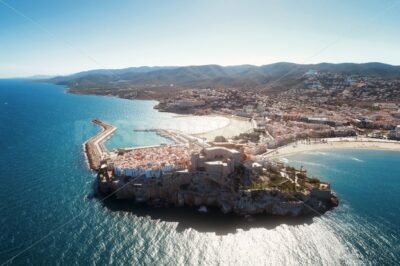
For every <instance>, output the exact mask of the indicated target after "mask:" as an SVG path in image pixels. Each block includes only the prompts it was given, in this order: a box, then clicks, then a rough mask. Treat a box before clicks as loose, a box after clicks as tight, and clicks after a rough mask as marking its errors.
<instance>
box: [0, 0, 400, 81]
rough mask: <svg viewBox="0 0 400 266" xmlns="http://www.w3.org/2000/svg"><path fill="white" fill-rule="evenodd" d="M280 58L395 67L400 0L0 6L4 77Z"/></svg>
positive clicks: (25, 2)
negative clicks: (375, 63)
mask: <svg viewBox="0 0 400 266" xmlns="http://www.w3.org/2000/svg"><path fill="white" fill-rule="evenodd" d="M282 61H284V62H294V63H319V62H331V63H341V62H355V63H363V62H383V63H388V64H393V65H400V0H319V1H317V0H292V1H288V0H280V1H279V0H231V1H222V0H188V1H185V0H158V1H157V0H143V1H136V0H115V1H108V0H85V1H81V0H68V1H61V0H60V1H54V0H0V77H21V76H32V75H66V74H71V73H75V72H79V71H83V70H89V69H99V68H125V67H132V66H184V65H203V64H219V65H239V64H254V65H264V64H270V63H275V62H282Z"/></svg>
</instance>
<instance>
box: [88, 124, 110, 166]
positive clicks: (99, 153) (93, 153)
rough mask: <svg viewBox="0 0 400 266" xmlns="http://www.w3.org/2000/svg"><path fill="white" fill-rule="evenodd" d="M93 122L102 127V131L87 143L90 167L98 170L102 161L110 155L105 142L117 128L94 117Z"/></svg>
mask: <svg viewBox="0 0 400 266" xmlns="http://www.w3.org/2000/svg"><path fill="white" fill-rule="evenodd" d="M92 122H93V123H95V124H96V125H98V126H100V127H101V128H102V131H101V132H100V133H98V134H97V135H95V136H94V137H92V138H91V139H89V140H88V141H86V143H85V150H86V155H87V158H88V161H89V166H90V169H92V170H95V171H96V170H98V169H99V167H100V163H101V161H102V160H103V159H105V157H106V156H107V155H108V150H107V149H106V147H105V146H104V142H105V141H106V140H107V139H109V138H110V137H111V135H112V134H113V133H114V132H115V131H116V130H117V128H116V127H114V126H112V125H109V124H107V123H104V122H103V121H101V120H99V119H94V120H93V121H92Z"/></svg>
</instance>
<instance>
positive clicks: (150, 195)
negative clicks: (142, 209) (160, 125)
mask: <svg viewBox="0 0 400 266" xmlns="http://www.w3.org/2000/svg"><path fill="white" fill-rule="evenodd" d="M94 123H96V124H97V125H99V126H101V127H102V128H103V129H104V131H103V132H101V133H100V134H98V135H96V136H95V137H93V138H92V139H90V140H89V141H88V142H87V144H86V152H87V154H88V158H89V162H91V163H90V167H91V168H92V169H93V170H96V171H97V172H98V174H97V178H98V188H99V192H100V193H101V194H102V195H113V196H114V197H115V198H116V199H131V200H133V201H135V202H142V203H146V204H149V205H151V206H157V207H163V206H176V207H182V206H189V207H195V208H199V211H207V207H216V208H219V209H220V210H221V211H222V212H223V213H235V214H237V215H241V216H246V215H255V214H263V213H264V214H272V215H288V216H301V215H321V214H322V213H324V212H326V211H327V210H330V209H331V208H333V207H335V206H337V204H338V200H337V198H336V196H335V194H334V192H333V191H332V190H331V189H330V185H329V184H328V183H325V182H321V181H320V180H318V179H316V178H310V177H308V176H307V173H306V171H305V170H304V169H294V168H292V167H289V166H285V165H283V164H281V163H279V162H273V161H270V160H265V159H263V158H262V157H259V156H258V157H257V156H252V155H251V153H250V152H249V150H248V149H246V147H245V145H243V144H237V143H232V142H205V141H204V140H203V139H201V138H197V137H195V136H191V135H188V134H185V133H182V132H177V131H173V130H157V132H158V133H159V134H162V135H163V136H165V137H168V138H170V139H172V140H174V142H175V144H173V145H159V146H151V147H139V148H124V149H117V150H114V151H107V150H106V149H105V147H104V145H103V142H104V141H105V140H106V139H107V137H109V136H110V135H111V134H112V133H113V132H114V131H115V130H116V128H115V127H113V126H111V125H108V124H106V123H104V122H102V121H99V120H94ZM90 158H91V159H90ZM97 163H98V164H97ZM96 164H97V165H96Z"/></svg>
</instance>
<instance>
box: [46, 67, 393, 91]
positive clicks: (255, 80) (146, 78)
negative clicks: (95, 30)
mask: <svg viewBox="0 0 400 266" xmlns="http://www.w3.org/2000/svg"><path fill="white" fill-rule="evenodd" d="M309 70H314V71H324V72H331V73H337V74H346V75H357V76H368V77H380V78H385V79H400V66H394V65H388V64H383V63H376V62H372V63H363V64H355V63H341V64H332V63H320V64H294V63H286V62H280V63H274V64H269V65H262V66H255V65H237V66H220V65H200V66H168V67H158V66H155V67H147V66H143V67H130V68H124V69H98V70H90V71H85V72H79V73H76V74H73V75H69V76H58V77H54V78H51V79H48V80H47V81H49V82H52V83H56V84H61V85H66V86H67V87H69V88H70V89H71V90H75V92H76V91H82V92H83V93H90V90H92V89H95V90H99V89H107V90H110V89H112V88H115V89H128V88H165V87H174V88H207V87H236V88H255V89H257V88H262V89H271V90H274V89H279V88H281V87H284V86H289V85H292V84H295V83H296V80H298V79H299V78H301V77H302V76H303V75H304V74H305V73H306V72H307V71H309Z"/></svg>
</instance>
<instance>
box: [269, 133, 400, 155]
mask: <svg viewBox="0 0 400 266" xmlns="http://www.w3.org/2000/svg"><path fill="white" fill-rule="evenodd" d="M336 149H364V150H385V151H397V152H400V141H393V140H383V139H373V138H364V137H347V138H328V139H319V140H318V141H312V142H307V141H297V142H294V143H290V144H288V145H285V146H282V147H279V148H277V149H274V150H270V151H268V152H266V153H264V154H263V156H265V157H267V158H270V159H274V158H280V157H283V156H289V155H294V154H298V153H302V152H312V151H321V150H336Z"/></svg>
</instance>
